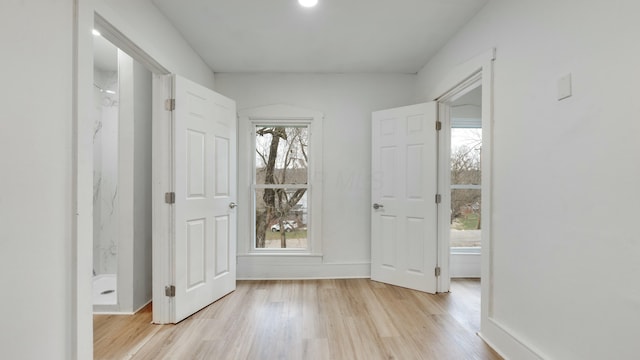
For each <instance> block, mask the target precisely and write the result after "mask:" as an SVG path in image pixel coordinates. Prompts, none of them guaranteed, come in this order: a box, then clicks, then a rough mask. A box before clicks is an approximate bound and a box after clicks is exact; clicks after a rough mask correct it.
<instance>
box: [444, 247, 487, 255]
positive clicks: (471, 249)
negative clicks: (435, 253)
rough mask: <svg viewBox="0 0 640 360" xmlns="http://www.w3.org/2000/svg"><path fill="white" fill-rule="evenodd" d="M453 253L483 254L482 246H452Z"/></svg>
mask: <svg viewBox="0 0 640 360" xmlns="http://www.w3.org/2000/svg"><path fill="white" fill-rule="evenodd" d="M450 254H451V255H481V254H482V248H481V247H452V248H451V251H450Z"/></svg>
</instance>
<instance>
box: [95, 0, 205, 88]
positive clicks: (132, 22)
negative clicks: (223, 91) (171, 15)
mask: <svg viewBox="0 0 640 360" xmlns="http://www.w3.org/2000/svg"><path fill="white" fill-rule="evenodd" d="M95 9H96V12H97V13H98V14H99V15H101V16H102V17H104V18H105V19H106V20H107V21H108V22H109V23H110V24H111V25H113V26H115V27H116V28H117V29H118V30H119V31H120V32H122V33H123V34H124V35H125V36H126V37H127V38H129V39H130V40H131V41H133V42H134V43H135V44H136V45H137V46H138V47H140V48H141V49H142V50H144V51H145V52H146V53H147V54H149V55H150V56H151V57H152V58H153V59H154V60H155V61H157V62H159V63H160V64H161V65H162V66H164V67H165V68H166V69H167V70H169V71H170V72H172V73H176V74H180V75H182V76H184V77H186V78H188V79H190V80H192V81H195V82H197V83H199V84H201V85H203V86H206V87H209V88H213V86H214V75H213V72H212V71H211V69H209V67H208V66H207V65H206V64H205V63H204V61H203V60H202V59H201V58H200V56H199V55H198V54H196V52H195V51H194V50H193V49H192V48H191V46H190V45H189V44H188V43H187V42H186V41H185V40H184V38H183V37H182V35H180V33H179V32H178V31H177V30H176V29H175V28H174V27H173V25H172V24H171V23H170V22H169V21H168V20H167V18H166V17H165V16H164V14H162V13H161V12H160V10H158V8H157V7H156V6H155V5H153V3H152V2H151V1H150V0H136V1H131V0H95ZM130 55H133V54H130Z"/></svg>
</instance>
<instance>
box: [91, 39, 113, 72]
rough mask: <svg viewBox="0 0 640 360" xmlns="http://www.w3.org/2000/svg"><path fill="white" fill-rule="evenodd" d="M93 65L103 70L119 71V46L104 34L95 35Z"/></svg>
mask: <svg viewBox="0 0 640 360" xmlns="http://www.w3.org/2000/svg"><path fill="white" fill-rule="evenodd" d="M93 66H94V67H95V68H97V69H98V70H102V71H118V48H117V47H116V46H115V45H113V44H112V43H110V42H109V41H108V40H107V39H105V38H103V37H102V36H95V35H94V36H93Z"/></svg>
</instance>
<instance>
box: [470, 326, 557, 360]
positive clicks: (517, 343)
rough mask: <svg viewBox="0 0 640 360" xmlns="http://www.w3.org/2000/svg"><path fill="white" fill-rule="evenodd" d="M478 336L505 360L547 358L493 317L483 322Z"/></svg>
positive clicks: (537, 359)
mask: <svg viewBox="0 0 640 360" xmlns="http://www.w3.org/2000/svg"><path fill="white" fill-rule="evenodd" d="M478 336H480V338H481V339H482V340H484V342H486V343H487V344H488V345H489V346H491V348H493V349H494V350H495V351H496V352H497V353H498V354H500V356H502V357H503V358H504V359H505V360H509V359H514V360H542V359H548V357H546V356H544V355H542V353H541V352H540V351H537V350H534V349H533V347H532V346H531V345H527V344H526V342H525V341H523V340H522V339H520V338H519V337H518V336H516V335H515V334H514V333H513V332H512V331H509V330H508V329H507V328H506V327H504V326H503V325H501V324H500V323H499V322H497V321H496V320H494V319H488V320H487V321H485V322H483V324H482V331H481V332H479V333H478Z"/></svg>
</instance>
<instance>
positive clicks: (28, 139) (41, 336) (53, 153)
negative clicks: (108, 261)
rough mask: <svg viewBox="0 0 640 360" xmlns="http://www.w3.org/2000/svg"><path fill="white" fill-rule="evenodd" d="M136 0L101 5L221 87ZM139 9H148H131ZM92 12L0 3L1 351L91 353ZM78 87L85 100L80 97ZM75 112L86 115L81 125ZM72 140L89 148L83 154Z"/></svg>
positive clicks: (146, 44) (58, 4) (181, 66)
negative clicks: (0, 48) (137, 10)
mask: <svg viewBox="0 0 640 360" xmlns="http://www.w3.org/2000/svg"><path fill="white" fill-rule="evenodd" d="M131 3H132V4H128V2H127V1H117V2H116V1H109V4H110V5H109V6H102V7H103V8H106V9H110V11H111V12H112V14H111V15H114V16H113V17H110V14H106V13H107V12H109V11H105V14H104V15H105V17H107V19H108V20H110V21H112V20H113V21H112V22H113V23H114V24H115V25H118V24H123V25H126V27H127V29H126V30H127V31H128V34H130V35H132V36H131V38H133V39H134V40H138V41H140V42H141V44H140V45H141V46H142V47H143V49H145V50H146V51H147V52H148V53H149V54H152V55H157V57H158V59H157V60H158V61H159V62H161V63H166V67H167V68H168V69H169V70H171V71H175V72H178V73H183V74H185V75H186V76H188V77H190V78H193V79H194V80H195V81H198V82H201V83H203V84H205V85H208V86H211V87H212V86H213V74H212V73H211V71H210V70H208V68H207V67H206V65H204V63H203V62H202V61H201V60H200V59H199V57H198V56H197V55H195V54H194V52H193V50H190V48H189V47H188V45H187V44H186V43H185V42H184V41H182V40H181V39H180V37H179V35H177V31H175V30H171V29H172V27H171V26H170V24H169V22H168V21H167V20H166V19H164V17H162V16H160V15H158V13H157V11H156V10H154V9H153V8H151V7H150V4H149V2H148V1H146V2H144V4H143V2H141V1H135V2H131ZM133 3H135V4H133ZM75 6H77V8H76V7H75ZM118 6H122V7H121V8H119V7H118ZM134 7H136V8H140V9H141V10H143V11H142V12H140V13H133V12H128V9H131V8H134ZM115 8H117V9H118V11H115V10H113V9H115ZM76 10H78V12H77V13H79V14H80V16H81V18H80V19H79V21H78V23H79V30H80V34H79V35H78V36H77V39H78V44H79V49H78V56H79V57H78V59H79V60H78V62H77V68H76V67H75V66H74V38H76V36H75V35H74V30H73V28H74V23H75V19H74V11H76ZM92 12H93V1H91V0H77V1H76V0H74V1H72V0H57V1H35V0H23V1H2V2H0V22H1V23H2V29H3V31H2V32H0V42H1V43H2V44H3V51H2V57H0V65H1V66H0V68H1V69H3V70H2V71H3V72H2V74H3V80H4V81H5V83H6V84H9V86H4V87H2V89H1V90H0V95H1V96H0V99H2V100H0V102H1V103H2V108H3V114H2V117H1V120H0V121H1V123H2V131H0V150H2V151H0V168H1V169H2V170H1V176H0V185H1V186H2V187H3V188H4V189H5V191H3V192H2V194H1V195H0V272H1V273H2V274H3V276H0V286H1V287H2V288H3V289H7V291H4V292H3V295H2V310H0V311H1V312H0V315H1V317H2V325H0V333H2V334H4V335H3V336H0V348H1V349H2V357H3V358H8V359H73V358H74V357H76V356H78V357H79V358H82V359H86V358H90V356H91V355H90V354H91V342H90V341H91V282H90V281H91V264H92V263H93V258H92V254H91V249H92V241H91V238H92V234H93V232H92V220H91V219H92V214H91V207H92V206H91V204H92V190H91V189H92V185H93V180H92V179H93V164H92V151H91V149H92V146H93V141H92V140H93V139H92V136H93V121H92V118H91V109H92V106H91V105H90V103H91V98H92V97H93V92H92V84H91V78H92V66H91V64H90V63H91V61H90V59H91V53H92V48H91V41H92V40H91V32H90V25H89V21H88V20H89V17H90V14H92ZM116 18H119V19H120V22H119V20H118V19H116ZM127 31H125V34H127ZM167 37H169V38H170V39H169V40H167ZM76 70H77V71H76ZM76 74H78V77H77V78H76V77H75V75H76ZM76 83H77V84H78V85H79V92H78V99H80V101H81V102H80V103H74V95H73V87H74V84H76ZM83 104H84V105H83ZM75 110H78V111H79V113H78V114H76V113H75V112H74V111H75ZM75 118H77V119H79V120H80V121H81V123H80V124H77V125H74V119H75ZM76 136H78V137H77V138H76ZM76 140H77V143H75V141H76ZM75 146H77V147H78V148H80V149H81V153H80V154H78V155H77V156H76V154H75V153H74V147H75ZM74 159H77V160H78V164H77V165H78V167H77V173H78V176H77V177H76V169H74ZM76 189H80V193H79V194H76ZM77 195H78V196H79V197H76V196H77ZM85 199H86V200H85ZM76 205H77V206H78V207H77V208H76ZM76 219H78V222H76ZM76 231H77V233H76ZM76 234H78V235H77V236H78V237H77V243H76V241H75V239H76ZM76 250H78V251H79V253H77V254H76ZM78 269H80V270H81V271H78ZM76 281H80V283H76ZM76 307H77V308H78V309H80V310H79V311H76ZM77 338H80V341H79V342H78V341H77ZM34 344H37V346H34Z"/></svg>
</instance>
